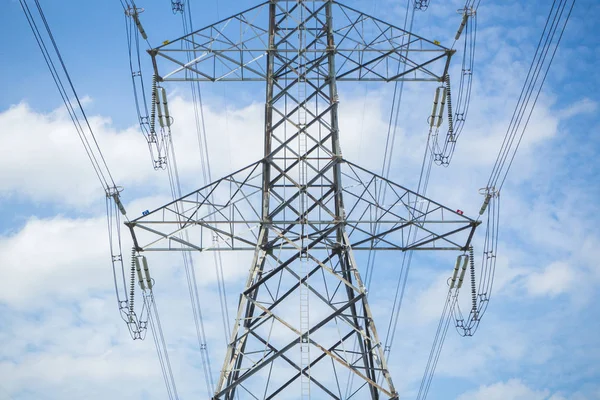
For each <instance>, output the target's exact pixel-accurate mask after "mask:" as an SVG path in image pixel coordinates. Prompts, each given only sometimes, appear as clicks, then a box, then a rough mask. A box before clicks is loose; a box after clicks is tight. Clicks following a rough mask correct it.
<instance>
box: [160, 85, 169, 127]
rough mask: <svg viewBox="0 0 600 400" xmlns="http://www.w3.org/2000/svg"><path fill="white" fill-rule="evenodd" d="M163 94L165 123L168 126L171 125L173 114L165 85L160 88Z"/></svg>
mask: <svg viewBox="0 0 600 400" xmlns="http://www.w3.org/2000/svg"><path fill="white" fill-rule="evenodd" d="M160 91H161V94H162V103H163V107H164V111H165V124H166V125H167V127H170V126H171V116H170V115H169V105H168V104H167V92H166V91H165V88H164V87H161V88H160Z"/></svg>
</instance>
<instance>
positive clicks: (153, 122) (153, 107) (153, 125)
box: [150, 74, 156, 135]
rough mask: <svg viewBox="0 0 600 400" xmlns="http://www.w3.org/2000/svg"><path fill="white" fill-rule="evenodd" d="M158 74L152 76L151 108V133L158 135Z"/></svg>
mask: <svg viewBox="0 0 600 400" xmlns="http://www.w3.org/2000/svg"><path fill="white" fill-rule="evenodd" d="M155 128H156V74H152V104H151V106H150V133H151V134H153V135H154V134H155V133H156V130H155Z"/></svg>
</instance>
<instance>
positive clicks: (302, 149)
mask: <svg viewBox="0 0 600 400" xmlns="http://www.w3.org/2000/svg"><path fill="white" fill-rule="evenodd" d="M298 2H299V3H302V0H298ZM300 21H304V6H303V5H302V4H300ZM305 28H306V27H305V26H304V24H303V23H301V24H300V26H299V27H298V83H297V86H298V99H297V100H298V157H299V160H298V165H299V175H300V176H299V183H300V187H301V189H300V190H301V192H300V196H299V199H300V207H299V208H300V220H301V221H302V222H301V226H302V229H301V235H302V238H301V243H302V245H301V248H302V250H301V252H300V270H299V276H300V288H299V296H300V368H301V373H300V398H301V399H303V400H304V399H310V318H309V317H310V312H309V286H308V270H309V264H310V263H309V259H308V254H307V252H306V251H304V249H305V246H306V244H307V243H306V220H307V219H308V196H307V193H306V190H307V188H306V187H307V183H308V182H307V181H308V171H307V167H308V166H307V161H306V157H307V152H308V137H307V134H306V124H307V121H306V119H307V112H306V107H307V101H306V85H307V83H306V29H305Z"/></svg>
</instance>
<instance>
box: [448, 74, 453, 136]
mask: <svg viewBox="0 0 600 400" xmlns="http://www.w3.org/2000/svg"><path fill="white" fill-rule="evenodd" d="M446 103H448V135H449V137H450V141H451V142H453V141H454V120H453V116H452V94H451V93H450V75H446Z"/></svg>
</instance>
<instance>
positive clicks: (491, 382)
mask: <svg viewBox="0 0 600 400" xmlns="http://www.w3.org/2000/svg"><path fill="white" fill-rule="evenodd" d="M41 3H42V6H43V7H44V10H45V12H46V16H47V18H48V20H49V23H50V25H51V27H52V29H53V32H54V35H55V37H56V40H57V41H58V43H59V46H60V48H61V51H62V54H63V56H64V58H65V61H66V63H67V67H68V68H69V71H70V73H71V76H72V78H73V81H74V83H75V85H76V88H77V90H78V93H79V95H80V96H82V97H85V98H86V101H85V108H86V111H87V113H88V115H89V116H91V122H92V126H93V127H94V131H95V132H96V135H97V137H98V139H99V142H100V146H101V147H102V150H103V152H104V153H105V155H106V157H107V161H108V163H109V166H110V168H111V171H112V172H113V174H114V176H115V180H116V181H117V182H118V183H119V184H122V185H123V186H125V192H124V194H123V198H124V200H125V202H126V206H127V209H128V211H129V213H130V215H139V214H140V213H141V211H143V210H145V209H152V208H155V207H158V206H160V205H161V204H164V203H165V202H167V201H168V199H169V192H168V181H167V176H166V174H165V173H164V172H162V173H161V172H155V171H153V170H152V168H151V166H150V162H149V157H148V154H147V150H146V147H145V143H144V139H143V138H142V136H141V134H139V132H138V131H137V128H136V115H135V109H134V104H133V97H132V91H131V85H130V78H129V65H128V59H127V49H126V38H125V23H124V16H123V12H122V9H121V7H120V4H119V2H118V1H116V0H115V1H103V2H75V1H71V0H64V1H61V2H55V1H42V2H41ZM137 3H138V5H139V6H141V7H144V8H145V9H146V11H145V12H144V14H143V15H142V16H143V19H142V21H143V23H144V26H145V28H146V31H147V32H148V34H149V37H150V41H151V43H152V44H158V43H160V42H162V41H163V40H165V39H172V38H175V37H178V36H180V35H181V32H182V30H181V25H180V19H179V16H174V15H173V14H172V13H171V10H170V2H169V1H167V0H161V1H156V0H155V1H141V0H140V1H138V2H137ZM205 3H208V4H205ZM350 3H351V5H352V6H355V7H356V8H360V9H362V10H364V11H366V12H368V13H372V14H374V15H375V16H378V17H381V18H382V19H384V20H387V21H389V22H391V23H394V24H396V25H401V24H402V21H403V10H404V6H405V2H400V1H391V0H376V1H370V2H366V1H351V2H350ZM546 3H547V2H544V1H532V2H517V1H507V2H503V3H502V4H498V3H497V2H487V1H485V0H484V1H482V4H481V7H480V9H479V13H478V17H477V18H478V27H479V30H478V42H477V61H476V62H477V64H476V73H475V80H474V82H475V83H474V85H475V87H474V97H473V102H472V106H471V114H470V119H469V120H468V121H467V125H466V128H465V131H464V133H463V136H462V137H461V142H459V144H458V148H457V153H456V156H455V160H454V161H453V164H452V165H451V166H450V167H449V168H438V169H435V170H434V171H433V172H432V178H431V179H432V181H431V184H430V190H429V196H430V197H431V198H433V199H436V200H439V201H441V202H443V203H445V204H448V205H449V206H450V207H453V208H460V209H462V210H465V213H466V214H468V215H475V214H476V212H477V211H478V210H479V206H480V204H481V200H482V199H481V197H480V196H479V194H478V193H477V191H478V189H479V188H480V187H482V186H484V185H485V183H486V181H487V177H488V175H489V173H490V171H491V168H492V165H493V161H494V158H495V155H496V152H497V150H498V146H499V144H500V142H501V140H502V137H503V135H504V132H505V131H506V127H507V124H508V121H509V119H510V115H511V113H512V111H513V108H514V106H515V103H516V99H517V96H518V93H519V90H520V87H521V85H522V83H523V81H524V78H525V74H526V71H527V67H528V65H529V63H530V61H531V58H532V55H533V53H532V52H533V51H534V49H535V45H536V43H537V40H538V38H539V34H540V33H541V29H542V27H543V24H544V21H545V17H546V15H547V13H548V7H549V4H546ZM253 4H255V3H254V2H253V1H249V0H243V1H235V2H234V1H226V0H220V1H216V2H202V5H201V4H200V3H198V4H196V3H195V2H194V3H192V5H193V7H194V10H193V11H194V25H195V26H196V27H200V26H204V25H205V24H208V23H210V22H212V21H215V20H217V19H218V18H223V17H225V16H228V15H230V14H232V13H234V12H236V11H239V10H241V9H244V8H246V7H248V6H251V5H253ZM461 7H462V4H461V2H460V1H452V2H441V1H432V2H431V6H430V8H429V9H428V10H427V11H426V12H423V13H417V15H416V17H415V25H414V29H413V31H415V32H416V33H418V34H420V35H422V36H424V37H427V38H431V39H437V40H440V41H441V42H442V44H446V45H448V44H450V38H451V37H452V36H453V35H454V32H455V30H456V27H457V26H458V23H459V17H458V16H457V14H456V9H458V8H461ZM599 18H600V4H598V3H597V2H595V1H592V0H587V1H578V2H577V4H576V6H575V10H574V13H573V16H572V17H571V21H570V22H569V25H568V27H567V30H566V33H565V37H564V39H563V42H562V44H561V47H560V49H559V51H558V54H557V57H556V59H555V62H554V64H553V67H552V69H551V72H550V74H549V77H548V80H547V82H546V86H545V89H544V91H543V95H542V97H541V98H540V101H539V103H538V106H537V108H536V112H535V113H534V116H533V119H532V121H531V123H530V125H529V129H528V131H527V132H526V136H525V139H524V142H523V145H522V146H521V148H520V150H519V153H518V155H517V160H516V162H515V165H514V166H513V168H512V170H511V172H510V175H509V177H508V181H507V184H506V186H505V188H504V190H503V194H502V199H503V200H502V202H503V203H502V207H503V210H502V215H501V218H502V223H501V231H500V232H501V240H500V256H499V261H498V269H497V277H496V283H495V295H494V298H493V299H492V301H491V302H490V307H489V309H488V313H487V314H486V316H485V319H484V320H483V322H482V325H481V328H480V330H479V332H478V333H477V334H476V335H475V336H474V337H472V338H461V337H459V336H458V335H457V334H456V333H455V332H454V331H450V332H449V334H448V338H447V342H446V345H445V347H444V351H443V353H442V356H441V359H440V364H439V366H438V369H437V372H436V377H435V379H434V382H433V385H432V388H431V392H430V394H429V396H428V398H429V399H434V400H435V399H460V400H469V399H475V400H478V399H492V400H494V399H515V400H520V399H533V400H537V399H539V400H582V399H600V383H599V382H600V339H599V335H598V331H600V312H599V311H598V310H597V306H596V304H597V302H598V301H599V300H600V292H599V290H598V289H599V288H600V270H599V268H598V259H599V257H598V256H600V250H599V249H600V232H599V231H598V228H597V227H598V223H600V220H599V216H598V215H599V214H598V206H597V199H598V197H599V196H600V186H599V185H598V183H597V176H598V174H599V173H600V163H599V162H598V155H599V153H600V139H599V138H598V135H597V132H598V131H599V128H600V118H599V117H598V102H599V101H600V95H599V94H598V93H600V81H599V80H598V79H596V78H595V74H596V71H597V67H598V65H600V45H599V44H598V42H597V36H598V33H599V31H598V28H597V21H598V19H599ZM0 30H1V33H2V37H4V38H5V39H6V40H5V42H4V44H3V47H2V57H0V72H1V74H2V76H4V77H5V81H4V85H3V86H4V87H3V90H2V94H1V95H0V122H1V123H2V129H1V130H0V137H1V142H0V143H2V146H1V147H0V205H1V206H0V275H1V276H2V279H0V343H2V344H1V345H0V399H19V400H20V399H75V398H82V397H85V398H89V399H96V398H97V399H104V398H116V399H121V398H123V399H125V398H127V399H158V398H165V397H166V392H165V389H164V385H163V384H162V378H161V376H160V369H159V365H158V360H157V358H156V355H155V351H154V348H153V344H152V341H151V340H146V341H144V342H140V341H136V342H133V341H131V340H130V339H129V336H128V333H127V330H126V327H125V326H124V324H123V323H122V321H121V320H120V318H119V316H118V313H117V310H116V307H115V300H114V291H113V289H112V277H111V274H110V265H109V253H108V249H107V247H108V244H107V237H106V236H107V235H106V232H105V231H106V228H105V220H104V218H105V217H104V204H103V203H104V198H103V196H104V194H103V192H102V191H101V190H100V189H99V187H98V185H97V182H96V181H95V180H94V179H95V177H94V175H93V171H92V169H91V168H90V166H89V164H88V162H87V160H86V159H85V155H84V151H83V148H81V144H80V143H79V142H78V139H77V137H76V133H75V131H74V130H73V129H72V125H71V123H70V121H68V119H67V116H66V114H65V112H64V110H63V109H62V108H61V107H62V103H61V101H60V97H59V96H58V93H57V91H56V89H55V88H54V86H53V82H52V81H51V78H50V74H49V73H48V71H47V69H46V66H45V65H44V64H43V59H42V57H41V54H40V52H39V50H38V48H37V46H36V44H35V42H34V40H33V37H32V34H31V32H30V30H29V27H28V25H27V23H26V20H25V18H24V16H23V15H22V11H21V9H20V7H19V4H18V2H17V1H14V0H9V1H5V2H4V3H3V12H2V13H0ZM143 56H144V57H145V58H144V63H145V65H146V67H148V66H149V59H148V57H147V56H145V55H143ZM460 57H461V54H460V53H459V54H457V56H456V58H457V59H456V60H455V61H454V62H455V64H458V62H459V60H460ZM147 76H148V75H147ZM228 88H229V90H228ZM234 89H235V90H236V91H235V92H234V91H233V90H232V88H231V87H227V86H216V85H205V86H203V90H204V95H205V103H204V105H205V111H206V123H207V134H208V136H209V139H208V140H209V146H210V147H209V148H210V151H211V154H213V155H214V156H213V159H212V164H213V165H212V166H213V175H214V176H215V177H218V176H222V175H225V174H226V173H229V172H230V171H233V170H234V169H237V168H239V167H242V166H244V165H245V164H248V163H250V162H253V161H255V160H256V159H258V158H259V157H260V150H261V123H262V121H261V118H262V115H263V114H262V104H261V101H262V98H263V94H262V89H263V88H262V86H260V85H251V86H249V89H242V90H243V92H237V90H239V89H240V87H239V86H235V88H234ZM186 90H187V87H183V86H176V85H173V86H172V87H169V95H170V102H171V108H172V112H173V115H174V117H175V121H176V123H175V125H174V132H173V135H174V138H175V139H174V140H175V146H176V148H177V149H178V157H179V158H178V161H179V163H180V165H179V167H180V172H181V175H182V179H183V185H184V187H185V189H184V191H185V190H193V189H195V188H197V187H199V186H201V183H200V179H199V178H198V176H199V167H200V164H199V158H198V154H197V151H196V150H195V149H196V148H197V146H196V144H195V140H196V139H195V136H194V135H195V134H194V133H193V132H192V129H191V127H192V126H193V116H192V113H191V102H190V96H189V93H188V92H187V91H186ZM433 90H434V89H433V87H420V86H419V87H417V86H410V87H409V86H407V88H406V99H407V100H406V101H405V104H410V107H408V106H406V107H405V108H404V109H403V111H402V114H401V116H402V118H401V123H400V125H399V130H398V138H397V146H396V153H395V154H394V159H393V162H392V174H391V176H392V178H393V179H394V180H395V181H397V182H399V183H400V184H403V185H405V186H407V187H409V188H414V187H416V178H415V177H416V174H417V171H418V167H419V162H420V159H419V158H420V154H421V151H422V148H423V145H424V140H425V137H426V136H425V135H426V133H427V132H426V129H425V127H426V124H425V122H424V121H425V118H426V116H427V113H428V112H429V110H430V106H431V98H432V95H433ZM340 91H341V95H342V102H341V106H340V107H341V115H342V121H341V128H342V130H341V131H342V138H341V140H342V147H343V151H344V155H345V157H346V158H348V159H349V160H351V161H357V162H359V163H361V164H363V165H366V166H368V167H371V168H373V169H375V170H379V169H380V162H381V154H382V150H383V144H384V140H385V132H386V130H387V118H388V114H389V102H390V99H391V87H389V86H377V85H368V86H348V87H345V88H341V89H340ZM232 92H234V93H235V95H233V94H232ZM416 154H418V155H416ZM475 245H476V248H477V242H476V243H475ZM245 257H246V256H243V255H242V256H233V255H226V256H225V259H224V260H225V266H226V278H227V288H228V292H229V293H230V295H229V304H228V306H229V308H230V310H233V309H234V308H235V300H236V299H237V293H238V292H239V289H240V286H241V285H242V284H243V281H244V279H245V272H246V271H247V258H245ZM197 260H198V263H197V265H198V268H199V269H200V270H199V271H200V273H202V276H203V280H202V282H201V284H200V289H201V296H202V300H203V302H204V304H206V308H205V319H206V325H207V327H208V331H209V337H210V340H209V348H210V352H211V357H212V361H213V362H212V365H213V369H214V370H215V371H213V374H216V373H217V372H218V371H217V369H218V366H220V364H221V362H222V356H223V351H224V342H223V339H222V330H221V325H220V324H221V322H220V318H221V317H220V312H219V310H218V307H210V305H211V304H214V301H215V299H216V290H217V289H216V284H215V276H214V270H213V268H214V267H212V264H211V259H210V258H206V257H204V256H202V255H198V256H197ZM379 260H380V264H378V266H377V267H378V268H377V269H376V271H375V273H374V276H373V283H372V285H378V288H380V290H378V291H377V293H378V295H377V296H373V301H372V306H373V309H374V313H375V318H376V321H379V320H382V321H383V323H382V325H384V324H385V322H387V318H389V315H386V310H388V309H389V304H390V302H391V300H392V295H389V296H388V295H386V293H390V292H392V291H393V290H394V285H395V281H390V279H389V277H390V275H391V276H395V274H396V273H397V272H396V271H397V265H396V264H395V260H394V259H393V258H390V257H385V256H382V257H380V258H379ZM179 264H180V259H179V258H175V257H172V258H169V257H168V256H167V255H161V256H157V257H155V258H153V259H152V260H151V265H152V266H153V271H155V273H154V274H155V279H156V280H157V282H158V287H157V289H156V292H157V302H158V305H159V308H160V309H161V317H162V318H163V324H164V326H165V334H166V338H167V341H168V345H169V351H170V355H171V356H172V360H173V363H174V369H175V377H176V381H177V385H178V389H179V391H180V395H181V398H182V399H191V398H193V397H196V398H197V397H200V398H203V396H205V393H206V389H205V387H204V384H203V380H202V379H201V378H200V375H201V368H200V364H199V355H198V351H197V349H196V347H194V340H195V337H194V331H193V322H192V319H191V315H190V310H189V304H188V303H189V301H188V299H187V297H186V296H187V295H186V293H185V277H184V275H183V273H182V272H181V266H180V265H179ZM452 264H453V256H452V255H450V256H419V257H416V259H415V262H414V265H413V267H412V269H411V274H410V276H409V286H408V291H407V294H406V301H405V304H404V305H403V308H402V312H401V314H400V325H399V329H398V333H397V336H396V338H395V348H394V350H393V353H392V357H391V359H390V370H391V373H392V376H393V377H394V380H395V384H396V386H397V388H398V390H399V391H400V393H401V398H414V397H415V396H416V390H418V385H419V382H420V378H421V375H422V371H423V368H424V365H425V362H426V359H427V354H428V352H429V348H430V346H431V341H432V340H433V335H434V330H435V326H436V323H437V318H438V316H439V313H440V312H441V309H442V306H443V300H444V296H445V293H446V286H445V282H446V280H447V278H448V277H449V275H450V273H451V268H452V266H453V265H452ZM204 268H206V269H204ZM379 293H381V294H379ZM230 314H232V313H230ZM380 329H381V328H380Z"/></svg>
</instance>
